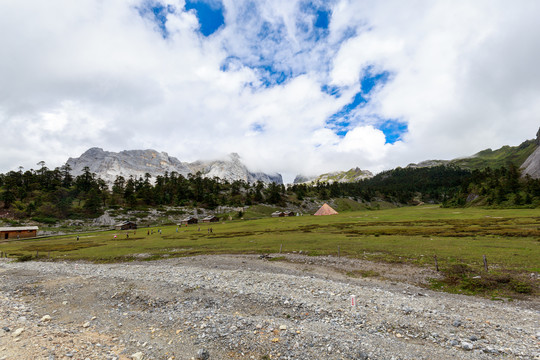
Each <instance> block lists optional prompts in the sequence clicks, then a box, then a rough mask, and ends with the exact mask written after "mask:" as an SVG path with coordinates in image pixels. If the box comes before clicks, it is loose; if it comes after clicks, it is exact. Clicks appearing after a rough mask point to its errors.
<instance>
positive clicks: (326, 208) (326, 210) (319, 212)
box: [313, 203, 338, 215]
mask: <svg viewBox="0 0 540 360" xmlns="http://www.w3.org/2000/svg"><path fill="white" fill-rule="evenodd" d="M336 214H338V212H337V211H336V210H334V209H332V208H331V207H330V205H328V204H327V203H324V205H323V206H321V208H320V209H319V210H317V212H316V213H315V214H313V215H336Z"/></svg>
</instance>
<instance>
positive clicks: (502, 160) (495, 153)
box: [450, 140, 537, 170]
mask: <svg viewBox="0 0 540 360" xmlns="http://www.w3.org/2000/svg"><path fill="white" fill-rule="evenodd" d="M536 147H537V145H536V142H535V141H534V140H527V141H524V142H523V143H521V145H519V146H508V145H506V146H503V147H502V148H500V149H497V150H491V149H486V150H483V151H480V152H479V153H477V154H475V155H473V156H471V157H469V158H463V159H455V160H452V161H451V162H450V163H451V164H454V165H457V166H459V167H461V168H465V169H470V170H481V169H485V168H487V167H490V168H492V169H496V168H500V167H502V166H506V165H507V164H508V163H509V162H511V163H513V164H514V165H515V166H516V167H518V168H519V167H520V166H521V164H523V162H524V161H525V160H526V159H527V158H528V157H529V156H530V155H531V154H532V153H533V152H534V150H535V149H536Z"/></svg>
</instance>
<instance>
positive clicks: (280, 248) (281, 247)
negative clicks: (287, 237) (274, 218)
mask: <svg viewBox="0 0 540 360" xmlns="http://www.w3.org/2000/svg"><path fill="white" fill-rule="evenodd" d="M282 249H283V244H281V246H280V247H279V253H280V254H281V250H282Z"/></svg>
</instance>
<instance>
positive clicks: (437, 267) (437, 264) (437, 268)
mask: <svg viewBox="0 0 540 360" xmlns="http://www.w3.org/2000/svg"><path fill="white" fill-rule="evenodd" d="M433 257H434V258H435V270H437V271H439V263H438V262H437V255H435V256H433Z"/></svg>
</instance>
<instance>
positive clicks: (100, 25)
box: [0, 0, 540, 182]
mask: <svg viewBox="0 0 540 360" xmlns="http://www.w3.org/2000/svg"><path fill="white" fill-rule="evenodd" d="M538 14H540V2H539V1H536V0H530V1H528V0H517V1H513V2H508V1H499V0H475V1H470V0H448V1H444V0H440V1H439V0H423V1H416V0H411V1H401V0H395V1H393V0H378V1H375V0H373V1H363V0H326V1H323V0H320V1H317V0H315V1H305V0H187V1H184V0H176V1H175V0H107V1H105V0H77V1H71V0H49V1H38V0H29V1H19V0H2V1H1V2H0V48H1V53H2V56H0V141H1V143H0V173H5V172H8V171H11V170H18V169H19V167H20V166H22V167H23V168H24V169H26V170H27V169H31V168H33V169H37V168H39V167H40V166H38V165H37V163H38V162H40V161H45V164H46V166H47V167H49V168H55V167H57V166H61V165H63V164H64V163H65V162H66V160H67V159H68V158H69V157H78V156H80V155H81V154H82V153H83V152H84V151H86V150H87V149H89V148H91V147H101V148H103V149H104V150H107V151H122V150H133V149H155V150H157V151H164V152H167V153H168V154H169V155H170V156H174V157H176V158H178V159H179V160H181V161H195V160H199V159H216V158H222V157H224V156H226V154H229V153H231V152H236V153H238V154H239V155H240V157H241V159H242V161H243V162H244V163H245V164H246V165H247V166H248V167H249V168H250V170H253V171H264V172H268V173H272V172H279V173H281V174H282V175H283V176H284V179H285V181H286V182H292V180H293V178H294V176H295V175H297V174H304V175H318V174H322V173H326V172H330V171H338V170H348V169H350V168H352V167H360V168H361V169H365V170H370V171H372V172H375V173H376V172H379V171H382V170H386V169H391V168H394V167H397V166H402V167H403V166H406V165H407V164H409V163H413V162H420V161H423V160H427V159H454V158H458V157H464V156H469V155H472V154H475V153H477V152H478V151H480V150H483V149H486V148H492V149H496V148H499V147H501V146H503V145H519V144H520V143H521V142H523V141H524V140H527V139H532V138H534V137H535V134H536V131H537V130H538V128H539V126H540V121H539V119H540V66H539V64H540V22H539V21H538V19H537V17H538Z"/></svg>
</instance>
